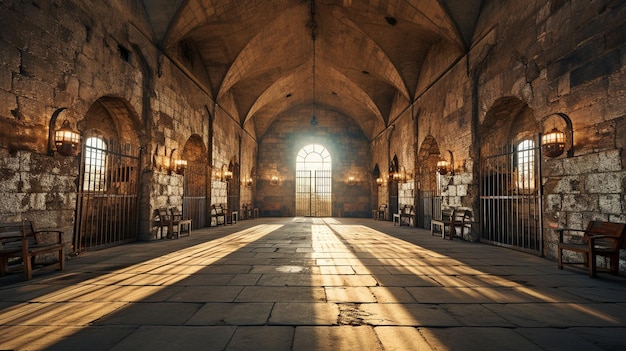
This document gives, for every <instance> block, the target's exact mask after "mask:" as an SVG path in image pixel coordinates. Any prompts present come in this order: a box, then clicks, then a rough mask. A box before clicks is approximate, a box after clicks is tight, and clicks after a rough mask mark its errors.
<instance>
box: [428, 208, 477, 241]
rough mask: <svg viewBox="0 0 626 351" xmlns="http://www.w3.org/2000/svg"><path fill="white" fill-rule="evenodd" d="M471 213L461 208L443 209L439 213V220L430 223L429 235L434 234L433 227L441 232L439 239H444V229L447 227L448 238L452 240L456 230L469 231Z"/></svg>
mask: <svg viewBox="0 0 626 351" xmlns="http://www.w3.org/2000/svg"><path fill="white" fill-rule="evenodd" d="M471 220H472V211H470V210H468V209H463V208H454V209H444V210H442V211H441V219H433V220H431V222H430V234H431V235H434V234H435V227H438V228H439V230H440V231H441V238H442V239H445V238H446V230H445V229H446V227H448V238H449V239H450V240H452V238H454V236H455V235H456V228H460V229H461V236H463V231H464V230H465V229H466V228H467V229H470V230H471V228H472V227H471V225H472V223H471Z"/></svg>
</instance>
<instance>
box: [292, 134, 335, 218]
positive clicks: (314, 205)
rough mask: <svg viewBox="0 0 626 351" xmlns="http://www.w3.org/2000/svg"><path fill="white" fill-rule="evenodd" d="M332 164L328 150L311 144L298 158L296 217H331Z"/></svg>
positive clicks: (301, 150) (300, 152)
mask: <svg viewBox="0 0 626 351" xmlns="http://www.w3.org/2000/svg"><path fill="white" fill-rule="evenodd" d="M331 171H332V164H331V157H330V153H329V152H328V149H326V148H325V147H324V146H322V145H319V144H310V145H307V146H305V147H303V148H302V149H300V151H299V152H298V155H297V157H296V215H297V216H331V212H332V211H331V208H332V207H331V200H332V187H331V185H332V175H331Z"/></svg>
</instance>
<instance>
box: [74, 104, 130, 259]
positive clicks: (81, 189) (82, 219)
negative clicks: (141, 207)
mask: <svg viewBox="0 0 626 351" xmlns="http://www.w3.org/2000/svg"><path fill="white" fill-rule="evenodd" d="M135 116H136V115H135V114H134V113H133V112H132V110H131V109H130V107H129V106H128V105H127V104H126V103H125V102H124V101H123V100H121V99H118V98H114V97H103V98H100V99H99V100H97V101H96V102H94V103H93V105H92V106H91V107H90V108H89V110H88V111H87V114H86V115H85V118H84V119H83V120H82V121H80V122H79V128H80V129H81V130H82V134H83V135H84V138H85V142H84V143H83V148H82V153H81V162H80V170H79V182H78V194H77V198H76V213H77V215H76V224H75V226H76V227H75V230H74V251H75V252H77V253H78V252H81V251H84V250H91V249H99V248H104V247H108V246H113V245H119V244H123V243H126V242H130V241H134V240H136V239H137V229H138V228H137V226H138V210H137V209H138V199H139V173H140V172H139V169H140V167H141V163H140V153H141V151H140V150H141V149H140V147H139V145H138V144H137V143H138V137H139V136H138V135H137V134H136V132H135V131H136V128H135V124H134V123H133V121H135V122H136V121H137V119H136V118H135Z"/></svg>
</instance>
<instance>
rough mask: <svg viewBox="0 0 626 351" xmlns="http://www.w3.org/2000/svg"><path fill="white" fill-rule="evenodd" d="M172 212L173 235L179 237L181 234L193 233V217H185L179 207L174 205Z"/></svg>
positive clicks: (171, 227) (171, 225)
mask: <svg viewBox="0 0 626 351" xmlns="http://www.w3.org/2000/svg"><path fill="white" fill-rule="evenodd" d="M170 212H171V214H172V216H171V219H172V221H171V224H170V229H171V233H172V235H171V237H174V236H176V239H178V238H180V236H181V235H191V219H187V218H183V213H182V212H181V211H180V210H179V209H178V207H172V208H171V209H170Z"/></svg>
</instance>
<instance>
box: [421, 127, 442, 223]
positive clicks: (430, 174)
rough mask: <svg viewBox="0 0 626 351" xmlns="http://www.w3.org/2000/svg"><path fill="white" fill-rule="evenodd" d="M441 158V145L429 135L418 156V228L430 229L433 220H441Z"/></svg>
mask: <svg viewBox="0 0 626 351" xmlns="http://www.w3.org/2000/svg"><path fill="white" fill-rule="evenodd" d="M440 158H441V153H440V150H439V144H438V143H437V140H435V138H434V137H433V136H432V135H427V136H426V138H424V141H423V142H422V145H421V147H420V149H419V152H418V155H417V164H418V165H419V166H418V168H417V172H416V173H417V174H416V178H415V179H416V193H417V210H416V217H417V224H416V225H417V227H419V228H426V229H428V228H430V221H431V220H432V219H433V218H441V205H442V199H441V196H440V194H439V177H438V174H437V161H439V159H440Z"/></svg>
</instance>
